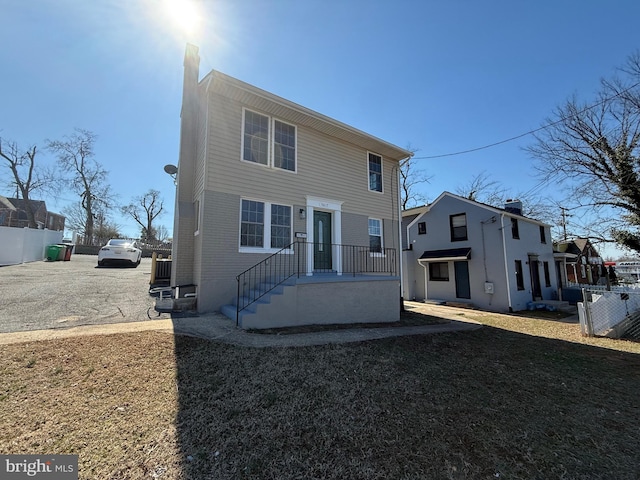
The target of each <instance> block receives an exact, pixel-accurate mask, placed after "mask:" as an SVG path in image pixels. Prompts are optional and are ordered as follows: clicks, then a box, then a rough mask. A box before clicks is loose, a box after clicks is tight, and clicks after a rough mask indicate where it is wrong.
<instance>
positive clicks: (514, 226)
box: [511, 218, 520, 239]
mask: <svg viewBox="0 0 640 480" xmlns="http://www.w3.org/2000/svg"><path fill="white" fill-rule="evenodd" d="M511 236H512V237H513V238H515V239H519V238H520V230H518V219H517V218H511Z"/></svg>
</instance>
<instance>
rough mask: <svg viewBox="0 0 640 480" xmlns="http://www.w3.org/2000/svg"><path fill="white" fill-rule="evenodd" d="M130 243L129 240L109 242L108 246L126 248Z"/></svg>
mask: <svg viewBox="0 0 640 480" xmlns="http://www.w3.org/2000/svg"><path fill="white" fill-rule="evenodd" d="M132 243H133V242H131V241H130V240H109V242H108V245H111V246H112V247H128V246H130V245H131V244H132Z"/></svg>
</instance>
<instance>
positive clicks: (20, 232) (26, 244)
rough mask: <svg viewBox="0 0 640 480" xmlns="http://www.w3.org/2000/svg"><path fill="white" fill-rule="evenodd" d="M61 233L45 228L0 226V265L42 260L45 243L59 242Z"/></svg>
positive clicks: (53, 243) (54, 243)
mask: <svg viewBox="0 0 640 480" xmlns="http://www.w3.org/2000/svg"><path fill="white" fill-rule="evenodd" d="M62 235H63V232H61V231H60V232H56V231H53V230H46V229H45V230H39V229H35V228H15V227H0V266H2V265H17V264H19V263H26V262H37V261H39V260H44V259H45V258H46V257H45V255H46V249H47V245H56V244H58V243H61V242H62Z"/></svg>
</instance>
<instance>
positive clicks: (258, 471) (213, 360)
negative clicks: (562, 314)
mask: <svg viewBox="0 0 640 480" xmlns="http://www.w3.org/2000/svg"><path fill="white" fill-rule="evenodd" d="M461 316H467V317H469V318H476V319H478V320H479V321H481V322H482V323H484V324H485V325H487V326H486V327H485V328H482V329H480V330H477V331H474V332H467V333H456V334H439V335H430V336H417V337H405V338H392V339H387V340H377V341H370V342H363V343H357V344H347V345H328V346H322V347H305V348H278V349H252V348H243V347H236V346H230V345H225V344H219V343H213V342H208V341H204V340H199V339H195V338H189V337H176V338H175V339H174V338H173V337H172V336H170V335H167V334H164V333H157V332H148V333H139V334H129V335H115V336H96V337H84V338H83V337H78V338H71V339H64V340H56V341H47V342H40V343H30V344H17V345H7V346H0V453H3V454H6V453H23V454H27V453H76V454H79V456H80V478H83V479H96V478H100V479H129V478H130V479H143V478H145V479H148V478H160V479H178V478H188V479H208V478H210V479H237V478H268V479H293V478H301V479H307V478H327V479H345V478H358V479H390V478H393V479H418V478H445V479H446V478H452V479H462V478H472V479H476V478H478V479H485V478H486V479H489V478H493V479H495V478H509V479H514V478H515V479H520V478H521V479H531V478H539V479H547V478H565V479H573V478H576V479H577V478H580V479H592V478H616V479H636V478H638V476H639V472H640V470H639V467H638V461H637V457H638V452H639V451H640V410H639V408H638V398H640V355H639V354H640V344H637V343H631V342H621V341H614V340H607V339H583V338H582V337H580V335H579V326H578V325H576V324H568V323H563V322H561V321H552V320H541V319H531V318H519V317H509V316H497V315H491V314H486V313H481V312H474V311H469V312H468V313H464V314H462V315H461Z"/></svg>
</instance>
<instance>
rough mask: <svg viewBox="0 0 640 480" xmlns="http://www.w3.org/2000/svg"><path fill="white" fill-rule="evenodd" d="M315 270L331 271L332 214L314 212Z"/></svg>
mask: <svg viewBox="0 0 640 480" xmlns="http://www.w3.org/2000/svg"><path fill="white" fill-rule="evenodd" d="M313 269H314V270H331V214H330V213H329V212H318V211H315V210H314V212H313Z"/></svg>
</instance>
